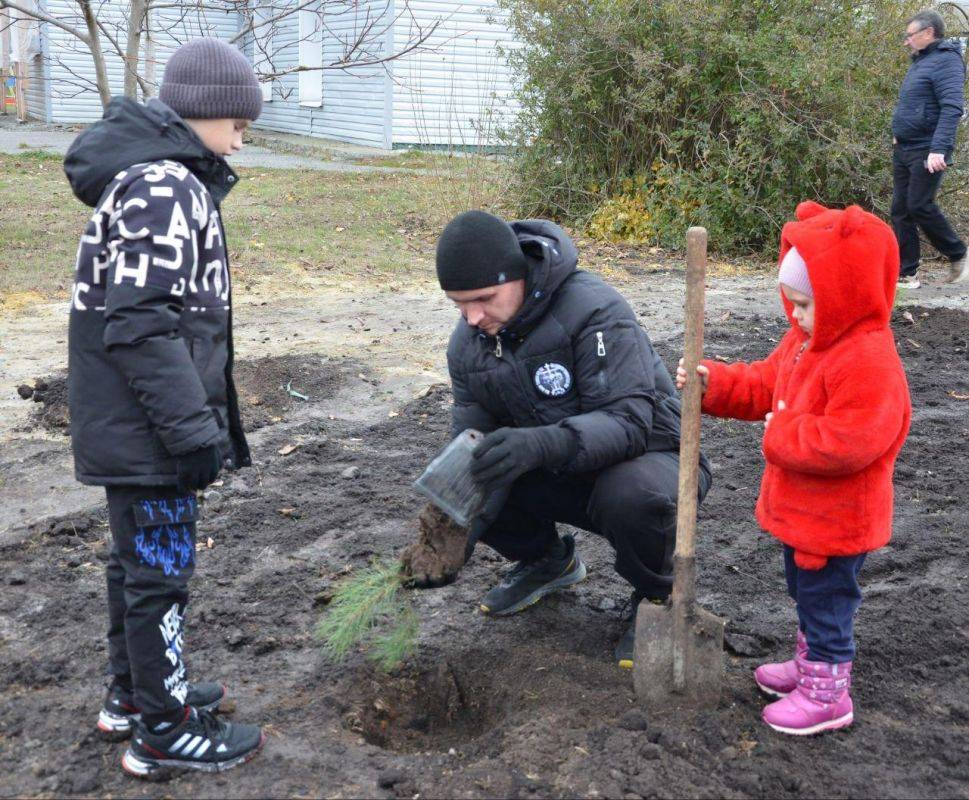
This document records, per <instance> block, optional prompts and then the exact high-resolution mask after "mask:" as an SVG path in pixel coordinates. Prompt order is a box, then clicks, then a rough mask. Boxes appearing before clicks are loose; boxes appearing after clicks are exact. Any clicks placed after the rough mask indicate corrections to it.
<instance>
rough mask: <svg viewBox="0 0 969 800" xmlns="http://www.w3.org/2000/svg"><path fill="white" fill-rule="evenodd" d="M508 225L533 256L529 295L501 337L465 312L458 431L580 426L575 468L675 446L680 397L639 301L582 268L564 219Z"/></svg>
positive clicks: (456, 339) (569, 468)
mask: <svg viewBox="0 0 969 800" xmlns="http://www.w3.org/2000/svg"><path fill="white" fill-rule="evenodd" d="M511 225H512V229H513V230H514V231H515V233H516V234H517V236H518V241H519V242H520V243H521V246H522V250H523V251H524V252H525V255H526V257H527V258H528V264H529V275H528V278H527V280H526V291H527V293H526V299H525V303H524V305H523V306H522V308H521V310H520V311H519V313H518V315H517V316H516V317H515V318H514V319H513V320H512V321H511V322H510V323H509V324H508V325H507V326H506V327H505V328H504V329H503V330H502V331H501V332H500V333H499V335H498V336H497V337H491V336H487V335H485V334H484V333H482V332H480V331H478V330H477V329H476V328H473V327H471V326H470V325H468V323H467V321H466V320H464V319H463V318H462V319H461V320H460V321H459V322H458V325H457V327H456V328H455V330H454V332H453V333H452V335H451V341H450V344H449V345H448V370H449V371H450V374H451V382H452V389H453V394H454V408H453V412H452V434H453V435H457V434H458V433H460V432H461V431H463V430H465V429H466V428H477V429H478V430H480V431H483V432H489V431H492V430H495V429H496V428H499V427H505V426H511V427H518V428H526V427H535V426H540V425H560V426H563V427H565V428H567V429H569V430H570V431H572V432H573V433H574V434H575V436H576V441H577V445H578V447H577V451H576V455H575V457H574V458H573V459H572V461H571V462H570V463H568V464H566V465H565V467H564V471H566V472H576V473H578V472H591V471H595V470H599V469H603V468H605V467H608V466H611V465H613V464H617V463H619V462H621V461H628V460H630V459H633V458H636V457H638V456H640V455H642V454H643V453H645V452H647V451H651V450H677V449H678V448H679V435H680V400H679V397H678V396H677V394H676V389H675V387H674V385H673V381H672V380H671V378H670V375H669V372H668V371H667V369H666V367H665V366H664V365H663V362H662V360H661V359H660V358H659V356H658V355H657V354H656V352H655V351H654V350H653V346H652V344H651V343H650V341H649V337H648V336H647V335H646V333H645V331H643V329H642V328H641V327H640V326H639V323H638V322H637V321H636V316H635V314H634V313H633V310H632V308H630V306H629V304H628V303H627V302H626V301H625V300H624V299H623V297H622V296H621V295H620V294H619V293H618V292H617V291H616V290H615V289H613V288H612V287H610V286H608V285H607V284H606V283H604V282H603V281H602V280H601V279H600V278H598V277H596V276H595V275H591V274H589V273H587V272H582V271H580V270H577V269H576V263H577V260H578V253H577V251H576V249H575V245H574V244H573V243H572V241H571V239H569V237H568V235H567V234H566V233H565V231H563V230H562V229H561V228H560V227H559V226H558V225H555V224H554V223H552V222H548V221H546V220H523V221H521V222H513V223H511Z"/></svg>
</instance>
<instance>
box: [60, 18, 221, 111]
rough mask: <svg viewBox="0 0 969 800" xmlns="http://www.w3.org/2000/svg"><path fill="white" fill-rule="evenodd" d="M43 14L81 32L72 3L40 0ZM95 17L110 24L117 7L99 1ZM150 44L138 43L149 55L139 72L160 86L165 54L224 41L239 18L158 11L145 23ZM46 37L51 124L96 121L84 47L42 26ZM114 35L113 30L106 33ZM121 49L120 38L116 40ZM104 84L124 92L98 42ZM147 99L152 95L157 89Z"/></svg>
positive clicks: (118, 71) (118, 72)
mask: <svg viewBox="0 0 969 800" xmlns="http://www.w3.org/2000/svg"><path fill="white" fill-rule="evenodd" d="M45 10H46V11H47V13H49V14H50V15H51V16H54V17H57V18H58V19H61V20H63V21H65V22H67V23H68V24H69V25H73V26H75V27H77V28H81V29H83V28H84V20H83V19H82V18H81V16H80V12H79V9H78V6H77V4H76V3H75V2H73V1H72V0H46V2H45ZM98 15H99V18H102V19H107V20H109V21H110V22H111V23H115V22H118V21H120V20H121V18H122V6H121V4H120V3H118V2H110V0H109V2H105V3H103V4H102V5H100V6H98ZM149 24H150V26H151V29H152V31H155V32H157V33H155V34H154V35H153V36H151V37H150V38H151V43H150V45H149V43H148V42H147V41H145V40H144V39H143V49H142V56H143V57H144V56H145V55H146V54H150V55H151V56H153V58H152V61H151V64H150V65H148V64H147V63H146V64H145V65H143V69H142V74H143V75H144V74H145V71H146V69H147V71H148V72H149V73H150V72H151V71H152V70H153V71H154V74H155V82H156V83H158V82H160V81H161V78H162V75H163V73H164V69H165V63H166V62H167V60H168V57H169V56H170V55H171V53H172V52H173V51H174V50H175V49H176V48H177V47H178V46H179V45H180V44H181V43H182V42H184V41H185V40H187V39H190V38H193V37H196V36H217V37H219V38H222V39H225V40H228V39H231V38H232V37H233V36H234V35H235V34H236V33H237V32H238V30H239V24H240V23H239V16H238V15H237V14H234V13H232V14H224V13H220V12H209V13H204V12H192V13H189V14H180V13H178V12H177V10H176V9H162V10H159V11H156V12H154V13H153V16H152V19H151V20H150V23H149ZM43 27H44V35H45V37H46V50H45V60H46V62H47V63H46V67H47V77H48V84H47V86H48V91H49V95H50V105H49V108H50V120H49V121H51V122H63V123H73V122H94V121H96V120H98V119H100V118H101V114H102V111H103V109H102V107H101V100H100V96H99V95H98V93H97V91H96V89H95V88H94V59H93V58H92V57H91V53H90V51H89V50H88V49H87V47H86V46H85V45H84V44H83V43H81V42H79V41H78V40H77V38H76V37H74V36H72V35H71V34H70V33H68V32H67V31H65V30H63V29H61V28H58V27H56V26H54V25H44V26H43ZM109 29H110V30H112V32H113V31H114V28H113V27H111V28H109ZM119 44H120V46H121V47H122V48H123V47H124V37H123V36H122V37H121V38H120V39H119ZM102 48H103V49H104V54H105V62H106V66H107V71H108V80H109V84H110V86H111V93H112V95H120V94H122V93H123V91H124V66H123V64H122V61H121V57H120V56H119V55H118V54H117V53H116V52H115V51H114V49H113V47H112V46H111V45H110V43H109V42H108V41H106V39H105V38H104V37H102ZM152 94H157V88H155V89H154V91H153V92H152ZM41 118H43V117H41Z"/></svg>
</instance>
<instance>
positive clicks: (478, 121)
mask: <svg viewBox="0 0 969 800" xmlns="http://www.w3.org/2000/svg"><path fill="white" fill-rule="evenodd" d="M410 9H411V11H412V12H413V15H414V18H415V20H416V24H417V25H420V26H422V27H425V28H427V27H429V26H430V25H431V24H432V23H433V21H434V20H435V19H440V20H441V23H440V24H439V26H438V28H437V30H436V31H435V32H434V35H433V36H432V37H431V39H430V41H429V42H428V47H429V48H430V49H431V52H419V53H415V54H413V55H409V56H406V57H405V58H402V59H401V60H400V61H395V62H394V64H393V72H394V108H393V140H394V143H395V144H434V145H448V146H451V147H468V146H470V147H479V146H483V145H490V144H494V143H495V142H496V140H497V137H496V135H495V134H496V128H497V127H499V126H501V125H502V124H507V123H508V122H509V121H510V120H511V119H512V118H513V116H514V115H515V114H516V113H517V111H518V106H517V103H516V102H515V99H514V96H513V92H514V80H513V75H512V72H511V70H510V69H509V67H508V64H507V60H506V58H505V56H504V55H502V54H501V53H499V47H501V48H504V49H505V50H511V49H513V48H516V47H518V46H519V44H518V42H517V40H516V39H515V37H514V36H513V35H512V33H511V32H510V31H509V29H508V27H507V24H506V20H507V14H506V13H504V12H502V11H501V10H499V9H498V8H497V7H496V5H495V3H494V0H459V2H446V0H411V2H410ZM413 25H414V22H413V21H412V20H411V19H410V18H408V17H407V16H406V15H404V16H403V17H402V18H401V19H400V21H399V22H398V23H397V27H396V31H395V40H396V47H397V48H398V49H401V48H403V47H404V46H405V43H406V42H407V40H408V38H409V37H410V36H411V35H412V34H413V32H414V27H413Z"/></svg>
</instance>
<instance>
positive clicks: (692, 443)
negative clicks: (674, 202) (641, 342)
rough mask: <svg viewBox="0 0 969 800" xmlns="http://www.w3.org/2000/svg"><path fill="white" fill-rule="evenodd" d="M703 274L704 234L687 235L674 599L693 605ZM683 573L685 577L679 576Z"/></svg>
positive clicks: (699, 231) (699, 230)
mask: <svg viewBox="0 0 969 800" xmlns="http://www.w3.org/2000/svg"><path fill="white" fill-rule="evenodd" d="M706 273H707V231H706V228H690V230H689V231H687V234H686V308H685V315H684V321H685V333H684V337H683V368H684V369H685V370H686V386H684V388H683V409H682V412H681V418H680V484H679V494H678V497H677V505H676V551H675V553H674V559H675V564H676V574H675V577H674V590H673V591H674V595H675V596H676V597H675V599H676V600H678V601H680V602H683V603H686V604H688V605H692V604H693V602H694V600H695V599H696V586H695V580H694V574H695V570H694V567H693V554H694V534H695V532H696V512H697V487H698V483H699V476H698V472H699V465H700V402H701V399H702V395H703V391H702V384H701V381H700V376H699V375H697V373H696V367H697V364H699V363H700V359H701V358H702V355H703V304H704V302H703V288H704V282H705V280H706ZM681 573H686V574H681Z"/></svg>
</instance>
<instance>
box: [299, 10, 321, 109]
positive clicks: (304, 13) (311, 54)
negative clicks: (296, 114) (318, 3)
mask: <svg viewBox="0 0 969 800" xmlns="http://www.w3.org/2000/svg"><path fill="white" fill-rule="evenodd" d="M299 66H300V67H302V68H303V69H302V70H301V71H300V72H299V73H298V74H299V104H300V105H301V106H310V107H312V108H320V107H321V106H322V105H323V71H322V69H320V67H322V66H323V26H322V20H321V19H320V13H319V8H318V7H314V6H310V7H308V8H303V9H300V11H299Z"/></svg>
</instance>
